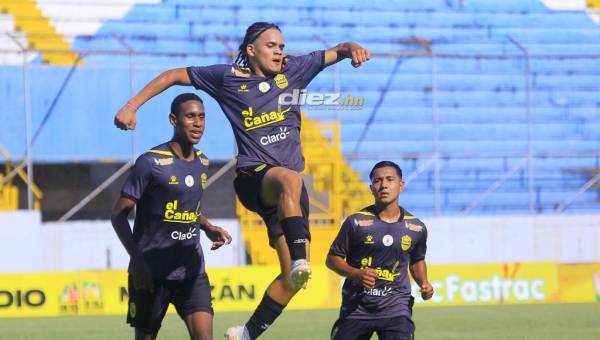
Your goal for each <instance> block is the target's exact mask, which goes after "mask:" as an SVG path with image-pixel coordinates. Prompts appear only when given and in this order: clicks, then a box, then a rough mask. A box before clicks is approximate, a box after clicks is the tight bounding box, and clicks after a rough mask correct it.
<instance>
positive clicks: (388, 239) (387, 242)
mask: <svg viewBox="0 0 600 340" xmlns="http://www.w3.org/2000/svg"><path fill="white" fill-rule="evenodd" d="M381 241H382V242H383V245H384V246H386V247H389V246H391V245H392V244H394V238H393V237H392V235H389V234H388V235H385V236H384V237H383V238H382V239H381Z"/></svg>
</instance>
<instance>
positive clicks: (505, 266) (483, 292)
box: [412, 263, 560, 306]
mask: <svg viewBox="0 0 600 340" xmlns="http://www.w3.org/2000/svg"><path fill="white" fill-rule="evenodd" d="M428 272H429V281H430V282H431V284H432V285H433V288H434V290H435V295H434V297H433V298H432V299H431V300H430V301H427V302H426V303H425V305H446V306H447V305H467V304H468V305H486V304H519V303H547V302H558V301H559V297H560V294H559V287H558V280H557V264H556V263H500V264H468V265H467V264H465V265H435V266H430V267H429V269H428ZM418 289H419V287H418V286H417V285H416V284H415V283H413V285H412V291H413V296H415V298H416V303H422V302H423V300H422V299H421V298H420V294H419V292H418Z"/></svg>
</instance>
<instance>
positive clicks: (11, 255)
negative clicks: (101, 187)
mask: <svg viewBox="0 0 600 340" xmlns="http://www.w3.org/2000/svg"><path fill="white" fill-rule="evenodd" d="M211 221H212V222H213V223H214V224H217V225H220V226H222V227H224V228H226V229H227V230H228V231H229V233H230V234H231V236H232V237H233V239H234V241H233V242H232V244H231V245H229V246H227V247H223V248H221V249H219V250H217V251H211V250H210V241H208V239H207V238H206V237H205V236H202V237H201V243H202V248H203V250H204V255H205V260H206V263H207V265H208V266H212V267H230V266H239V265H243V264H245V253H244V250H243V247H242V245H241V244H242V243H241V242H240V240H241V237H240V230H239V229H240V228H239V225H238V222H237V220H233V219H214V220H211ZM0 233H1V234H2V235H3V237H2V239H1V240H0V273H19V272H47V271H74V270H82V269H91V270H99V269H124V268H127V265H128V263H129V255H128V254H127V252H126V251H125V249H124V248H123V246H122V245H121V243H120V241H119V239H118V238H117V235H116V234H115V232H114V230H113V228H112V225H111V223H110V221H72V222H65V223H57V222H49V223H42V222H41V218H40V214H39V212H11V213H0Z"/></svg>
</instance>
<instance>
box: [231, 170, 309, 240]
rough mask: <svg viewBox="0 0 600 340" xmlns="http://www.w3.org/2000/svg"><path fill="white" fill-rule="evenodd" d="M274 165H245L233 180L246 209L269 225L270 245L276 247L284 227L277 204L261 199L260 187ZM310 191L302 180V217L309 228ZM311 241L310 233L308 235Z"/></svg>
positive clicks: (236, 191)
mask: <svg viewBox="0 0 600 340" xmlns="http://www.w3.org/2000/svg"><path fill="white" fill-rule="evenodd" d="M273 167H274V166H273V165H269V164H262V165H258V166H251V167H245V168H241V169H237V176H236V177H235V180H234V181H233V186H234V187H235V193H236V194H237V196H238V198H239V200H240V202H242V204H243V205H244V207H246V209H248V210H250V211H253V212H255V213H257V214H258V215H259V216H260V217H261V218H262V219H263V221H264V222H265V225H266V226H267V234H268V235H269V245H270V246H271V247H274V244H275V243H274V242H275V241H276V240H277V238H278V237H279V236H280V235H283V229H282V228H281V224H280V223H279V217H278V216H277V206H272V207H267V206H265V205H264V204H263V203H262V202H261V199H260V189H261V184H262V179H263V177H264V176H265V174H266V173H267V171H268V170H269V169H271V168H273ZM308 205H309V203H308V192H307V191H306V187H305V186H304V182H302V194H301V195H300V208H301V209H302V217H303V218H304V219H305V221H306V226H307V228H308V212H309V210H308V209H309V206H308ZM308 239H309V241H310V235H309V237H308Z"/></svg>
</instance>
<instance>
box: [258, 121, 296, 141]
mask: <svg viewBox="0 0 600 340" xmlns="http://www.w3.org/2000/svg"><path fill="white" fill-rule="evenodd" d="M289 134H290V132H289V131H288V129H287V127H286V126H284V127H280V128H279V132H278V133H274V134H271V135H266V136H262V137H260V144H262V145H269V144H275V143H278V142H281V141H282V140H284V139H286V138H287V136H288V135H289Z"/></svg>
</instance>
